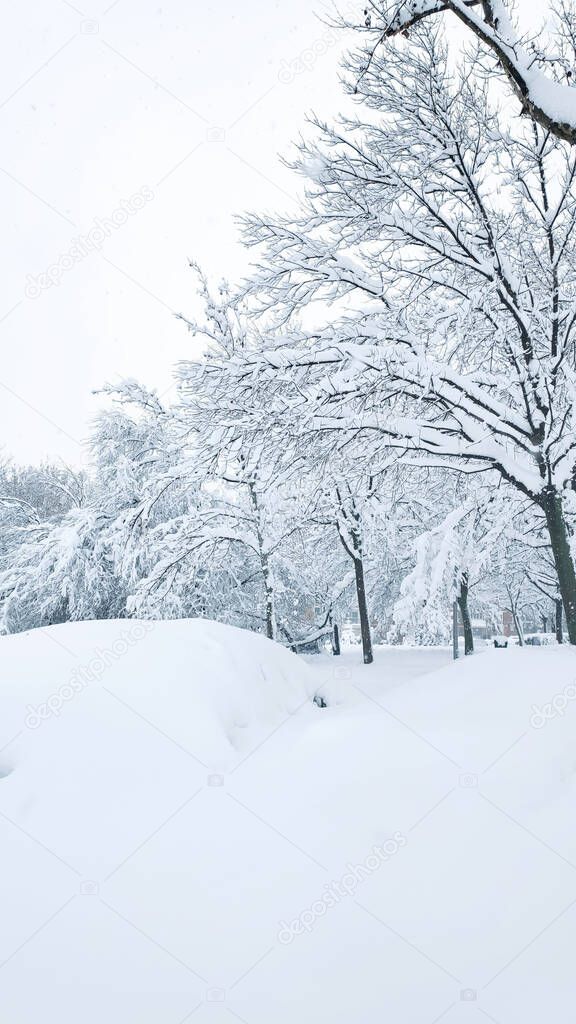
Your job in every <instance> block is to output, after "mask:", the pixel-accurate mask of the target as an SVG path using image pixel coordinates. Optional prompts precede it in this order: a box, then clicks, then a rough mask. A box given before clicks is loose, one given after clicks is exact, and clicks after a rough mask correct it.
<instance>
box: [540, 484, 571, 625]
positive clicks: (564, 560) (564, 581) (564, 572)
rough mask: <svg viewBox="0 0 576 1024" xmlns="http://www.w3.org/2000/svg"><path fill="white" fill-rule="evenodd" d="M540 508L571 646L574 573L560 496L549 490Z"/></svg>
mask: <svg viewBox="0 0 576 1024" xmlns="http://www.w3.org/2000/svg"><path fill="white" fill-rule="evenodd" d="M542 507H543V509H544V514H545V516H546V523H547V525H548V532H549V534H550V545H551V547H552V554H553V555H554V564H555V566H556V572H557V574H558V586H559V588H560V594H561V595H562V604H563V605H564V615H565V616H566V629H567V631H568V638H569V641H570V643H571V644H576V571H575V569H574V561H573V559H572V553H571V551H570V542H569V539H568V530H567V529H566V521H565V519H564V511H563V508H562V498H561V496H560V495H559V494H558V492H557V491H555V490H554V489H552V488H551V489H549V490H548V492H547V494H546V495H545V497H544V500H543V502H542Z"/></svg>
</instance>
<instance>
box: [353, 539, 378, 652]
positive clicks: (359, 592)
mask: <svg viewBox="0 0 576 1024" xmlns="http://www.w3.org/2000/svg"><path fill="white" fill-rule="evenodd" d="M354 572H355V573H356V597H357V600H358V614H359V616H360V635H361V637H362V654H363V657H364V664H365V665H371V664H372V662H373V661H374V655H373V654H372V636H371V633H370V620H369V618H368V605H367V603H366V587H365V584H364V563H363V561H362V559H361V558H355V559H354Z"/></svg>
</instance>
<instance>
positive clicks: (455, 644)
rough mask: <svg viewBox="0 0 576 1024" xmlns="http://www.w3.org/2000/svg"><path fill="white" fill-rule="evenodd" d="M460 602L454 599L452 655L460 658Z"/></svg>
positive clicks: (455, 659)
mask: <svg viewBox="0 0 576 1024" xmlns="http://www.w3.org/2000/svg"><path fill="white" fill-rule="evenodd" d="M459 653H460V652H459V650H458V602H457V601H452V657H453V658H454V661H457V660H458V655H459Z"/></svg>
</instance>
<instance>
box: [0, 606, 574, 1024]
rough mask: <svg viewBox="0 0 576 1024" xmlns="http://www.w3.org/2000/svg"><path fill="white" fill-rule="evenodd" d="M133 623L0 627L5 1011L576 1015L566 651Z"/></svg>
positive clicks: (0, 968)
mask: <svg viewBox="0 0 576 1024" xmlns="http://www.w3.org/2000/svg"><path fill="white" fill-rule="evenodd" d="M133 625H134V627H135V628H136V629H137V627H138V626H142V628H144V626H145V624H131V623H106V622H104V623H85V624H77V625H71V626H59V627H53V628H51V629H49V630H44V631H36V632H33V633H30V634H28V635H26V636H17V637H7V638H2V639H0V665H1V669H2V679H1V685H0V704H1V711H2V715H1V730H2V739H1V741H0V748H2V749H1V751H0V776H2V777H0V842H1V844H2V851H3V862H2V863H3V870H2V872H0V903H1V905H2V929H1V930H0V1019H1V1020H7V1021H10V1024H37V1021H38V1019H39V1018H40V1016H41V1015H43V1016H44V1017H45V1018H47V1019H49V1020H51V1021H52V1020H54V1021H58V1024H76V1022H77V1021H78V1020H82V1022H83V1024H101V1022H102V1021H103V1020H105V1021H107V1024H185V1022H186V1024H188V1022H189V1021H191V1022H192V1024H222V1022H224V1021H226V1022H228V1024H230V1021H231V1020H233V1019H237V1020H240V1021H244V1022H248V1024H269V1022H270V1021H274V1024H294V1021H295V1020H298V1021H300V1022H302V1024H316V1022H317V1021H319V1020H321V1021H330V1024H351V1022H352V1021H353V1022H355V1024H356V1022H357V1024H373V1022H374V1021H375V1020H379V1019H387V1020H393V1021H395V1022H397V1024H412V1022H413V1021H422V1022H423V1024H427V1022H428V1024H432V1022H433V1021H434V1020H438V1019H442V1020H444V1019H445V1020H446V1021H447V1022H448V1024H469V1022H470V1021H471V1020H473V1019H477V1020H481V1019H492V1020H496V1021H498V1022H499V1024H506V1022H510V1024H511V1022H512V1021H516V1020H518V1021H522V1024H540V1022H541V1021H542V1020H554V1021H557V1022H559V1024H563V1022H564V1021H566V1024H568V1021H569V1020H571V1019H572V1018H571V1014H572V1012H573V1010H572V1007H573V1003H574V998H575V997H576V982H575V979H574V971H573V964H572V959H573V958H572V954H571V950H572V948H573V945H574V940H575V938H576V832H575V830H574V824H573V822H574V805H575V802H576V655H575V653H574V652H573V651H572V650H570V649H569V648H564V649H561V648H534V649H530V650H528V649H526V650H519V649H508V650H502V651H495V650H488V651H487V652H485V653H482V654H481V655H478V656H476V657H474V658H472V659H466V660H465V661H464V660H462V661H460V662H458V663H456V664H450V665H445V666H444V667H442V668H440V669H437V668H436V666H437V664H438V656H439V655H438V652H436V653H435V652H433V651H430V652H425V651H422V650H420V651H414V652H399V651H398V650H397V649H395V650H388V651H386V650H383V649H377V651H376V661H375V663H374V665H372V666H362V665H361V664H360V655H359V654H358V655H357V656H356V660H357V664H356V663H354V656H353V655H349V656H348V655H347V656H346V657H345V658H342V659H337V658H335V659H327V658H326V659H324V658H318V659H316V660H315V661H313V660H312V659H311V660H310V665H309V666H308V667H306V666H305V665H304V663H303V662H302V661H301V660H300V659H298V658H296V657H295V656H292V655H290V654H289V653H288V652H286V651H284V650H282V649H279V648H277V647H276V646H275V645H273V644H271V643H269V642H268V641H266V640H264V639H262V638H259V637H256V636H252V635H247V634H244V633H242V632H241V631H237V630H233V629H230V628H227V627H221V626H217V625H215V624H212V623H199V622H168V623H161V624H154V625H153V626H152V628H151V629H150V631H147V632H145V633H140V632H138V634H137V635H132V636H130V634H129V631H130V628H131V627H132V626H133ZM126 630H127V631H128V634H126V633H125V634H124V638H123V639H124V644H125V645H126V646H125V647H120V646H118V645H117V647H116V650H114V644H115V643H116V641H117V640H118V639H119V638H120V639H122V633H123V632H124V631H126ZM428 654H429V655H430V659H429V661H428V662H427V658H428ZM440 657H445V653H444V654H440ZM426 664H428V668H430V667H432V668H433V669H435V670H434V671H427V667H426ZM79 667H80V668H83V669H84V674H85V677H86V673H88V674H89V677H90V678H89V680H87V681H86V684H85V685H84V686H83V687H81V688H80V690H79V691H78V692H74V693H73V695H70V693H69V691H68V690H63V687H64V686H66V685H70V680H71V678H72V673H73V670H74V669H75V668H79ZM411 675H412V677H413V678H410V676H411ZM416 676H417V678H414V677H416ZM400 680H402V681H400ZM340 684H345V685H346V687H347V688H348V689H349V690H351V691H353V692H354V694H355V701H354V702H352V701H347V702H345V703H344V704H342V705H341V706H339V707H329V708H326V709H323V710H320V709H318V708H316V707H314V706H313V705H312V704H311V701H310V694H311V693H312V692H313V691H314V690H315V689H323V690H326V688H328V690H329V689H330V687H331V686H332V685H334V686H336V685H340ZM55 695H56V699H54V697H55ZM51 699H52V702H51V704H50V700H51ZM44 705H45V707H44ZM48 709H51V713H50V714H48ZM26 716H28V724H26V723H25V719H26ZM35 716H36V717H35ZM31 978H33V979H34V983H33V984H30V979H31ZM471 1004H473V1005H471Z"/></svg>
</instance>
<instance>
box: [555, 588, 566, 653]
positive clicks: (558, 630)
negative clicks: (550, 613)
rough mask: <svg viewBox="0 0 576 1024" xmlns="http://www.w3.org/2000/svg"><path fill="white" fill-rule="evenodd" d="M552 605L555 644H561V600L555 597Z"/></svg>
mask: <svg viewBox="0 0 576 1024" xmlns="http://www.w3.org/2000/svg"><path fill="white" fill-rule="evenodd" d="M554 603H555V605H556V642H557V643H559V644H563V643H564V636H563V634H562V598H561V597H557V598H556V600H555V602H554Z"/></svg>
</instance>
